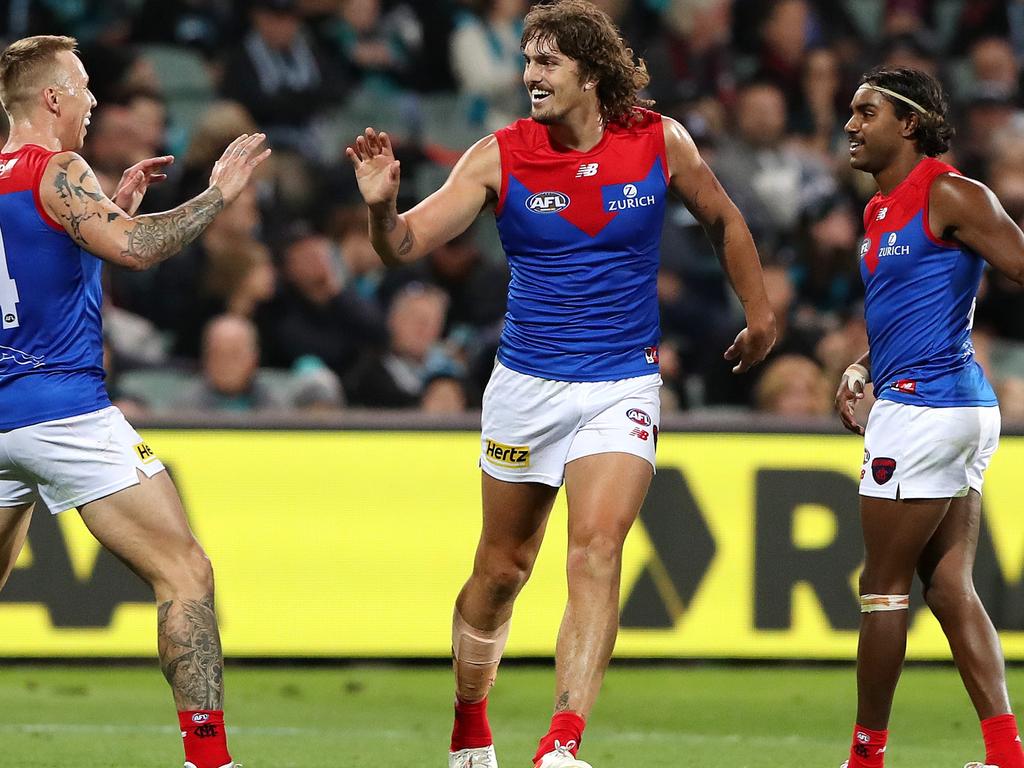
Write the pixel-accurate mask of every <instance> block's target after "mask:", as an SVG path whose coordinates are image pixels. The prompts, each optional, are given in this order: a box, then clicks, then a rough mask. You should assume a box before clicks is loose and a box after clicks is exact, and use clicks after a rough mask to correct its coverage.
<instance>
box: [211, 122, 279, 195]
mask: <svg viewBox="0 0 1024 768" xmlns="http://www.w3.org/2000/svg"><path fill="white" fill-rule="evenodd" d="M266 138H267V137H266V136H265V135H264V134H262V133H254V134H252V135H251V136H250V135H249V134H247V133H243V134H242V135H241V136H239V137H238V138H237V139H235V140H234V141H232V142H231V143H230V144H228V147H227V149H225V150H224V154H223V155H221V156H220V160H218V161H217V162H216V163H214V164H213V173H211V174H210V186H211V187H217V188H218V189H219V190H220V193H221V195H223V197H224V204H225V205H229V204H230V203H231V202H232V201H233V200H234V199H235V198H236V197H238V195H239V194H241V192H242V190H243V189H244V188H245V185H246V184H248V183H249V179H250V178H252V172H253V171H255V170H256V167H257V166H258V165H259V164H260V163H262V162H263V161H264V160H266V159H267V158H268V157H270V149H264V150H263V151H262V152H260V151H259V146H260V144H262V143H263V140H264V139H266Z"/></svg>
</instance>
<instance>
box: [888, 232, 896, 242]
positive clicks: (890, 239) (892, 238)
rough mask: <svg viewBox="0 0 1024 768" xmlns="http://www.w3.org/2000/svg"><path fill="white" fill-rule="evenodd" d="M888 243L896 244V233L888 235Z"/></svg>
mask: <svg viewBox="0 0 1024 768" xmlns="http://www.w3.org/2000/svg"><path fill="white" fill-rule="evenodd" d="M889 245H896V233H895V232H893V233H892V234H891V235H889Z"/></svg>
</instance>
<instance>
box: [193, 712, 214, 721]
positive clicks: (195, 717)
mask: <svg viewBox="0 0 1024 768" xmlns="http://www.w3.org/2000/svg"><path fill="white" fill-rule="evenodd" d="M209 719H210V716H209V715H208V714H206V713H205V712H197V713H196V714H194V715H192V722H193V723H205V722H206V721H207V720H209Z"/></svg>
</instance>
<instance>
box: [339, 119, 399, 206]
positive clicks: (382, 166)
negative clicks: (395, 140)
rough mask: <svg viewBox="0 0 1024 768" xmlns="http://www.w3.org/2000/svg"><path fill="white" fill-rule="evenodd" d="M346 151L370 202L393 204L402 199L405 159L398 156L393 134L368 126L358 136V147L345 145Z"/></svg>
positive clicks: (360, 189)
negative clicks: (400, 161) (393, 145)
mask: <svg viewBox="0 0 1024 768" xmlns="http://www.w3.org/2000/svg"><path fill="white" fill-rule="evenodd" d="M345 154H346V155H348V158H349V160H351V161H352V165H353V167H354V168H355V170H356V183H358V184H359V192H360V193H361V194H362V196H363V200H365V201H366V204H367V205H369V206H375V205H381V204H389V205H390V204H391V203H394V202H395V200H397V199H398V184H399V181H400V177H401V173H400V166H401V163H399V161H398V160H395V152H394V150H393V149H392V147H391V138H390V137H389V136H388V135H387V134H386V133H383V132H381V133H379V134H378V133H377V132H376V131H374V130H373V128H367V129H366V132H365V133H364V134H363V135H362V136H358V137H356V141H355V146H354V147H347V148H346V149H345Z"/></svg>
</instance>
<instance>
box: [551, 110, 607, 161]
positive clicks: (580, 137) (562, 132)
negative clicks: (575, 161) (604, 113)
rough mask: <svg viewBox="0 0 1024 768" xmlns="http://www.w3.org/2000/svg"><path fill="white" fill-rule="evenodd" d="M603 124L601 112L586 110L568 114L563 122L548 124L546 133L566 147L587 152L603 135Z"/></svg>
mask: <svg viewBox="0 0 1024 768" xmlns="http://www.w3.org/2000/svg"><path fill="white" fill-rule="evenodd" d="M604 130H605V124H604V121H603V120H602V119H601V113H600V112H599V111H597V110H587V112H586V113H585V114H582V115H578V116H577V115H573V114H569V115H567V116H566V119H565V120H564V121H563V122H559V123H553V124H551V125H549V126H548V133H549V135H550V136H551V138H552V139H554V140H555V141H557V142H558V143H559V144H561V145H562V146H563V147H565V148H566V149H571V150H574V151H576V152H588V151H590V150H591V149H593V148H594V147H596V146H597V144H598V142H600V141H601V138H602V137H603V136H604Z"/></svg>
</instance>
